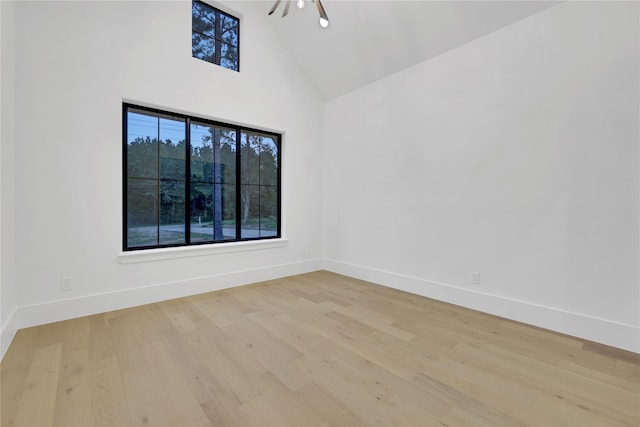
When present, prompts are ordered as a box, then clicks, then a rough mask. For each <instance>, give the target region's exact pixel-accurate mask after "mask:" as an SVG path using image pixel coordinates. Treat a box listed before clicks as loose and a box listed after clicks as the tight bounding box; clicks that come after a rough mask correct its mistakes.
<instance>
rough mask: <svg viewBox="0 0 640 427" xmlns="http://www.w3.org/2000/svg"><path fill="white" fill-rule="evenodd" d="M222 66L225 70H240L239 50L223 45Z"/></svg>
mask: <svg viewBox="0 0 640 427" xmlns="http://www.w3.org/2000/svg"><path fill="white" fill-rule="evenodd" d="M220 65H221V66H223V67H224V68H228V69H230V70H234V71H237V70H238V48H236V47H233V46H231V45H229V44H226V43H222V53H221V55H220Z"/></svg>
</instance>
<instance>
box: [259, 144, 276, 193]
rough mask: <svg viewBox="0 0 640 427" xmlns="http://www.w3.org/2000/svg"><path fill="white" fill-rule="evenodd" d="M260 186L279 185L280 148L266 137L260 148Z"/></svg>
mask: <svg viewBox="0 0 640 427" xmlns="http://www.w3.org/2000/svg"><path fill="white" fill-rule="evenodd" d="M260 184H261V185H278V146H277V145H276V143H275V141H274V140H273V138H272V137H265V138H264V139H263V140H262V144H261V147H260Z"/></svg>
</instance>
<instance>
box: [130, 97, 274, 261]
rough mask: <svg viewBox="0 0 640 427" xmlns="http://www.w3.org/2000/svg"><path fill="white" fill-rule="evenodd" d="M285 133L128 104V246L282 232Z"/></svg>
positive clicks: (234, 238) (269, 236)
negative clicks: (282, 171) (281, 177)
mask: <svg viewBox="0 0 640 427" xmlns="http://www.w3.org/2000/svg"><path fill="white" fill-rule="evenodd" d="M280 153H281V135H279V134H277V133H273V132H267V131H262V130H257V129H252V128H248V127H244V126H237V125H232V124H228V123H221V122H218V121H214V120H208V119H205V118H200V117H194V116H189V115H184V114H178V113H172V112H169V111H164V110H159V109H154V108H148V107H141V106H137V105H133V104H127V103H125V104H123V193H124V198H123V205H124V209H123V217H124V220H123V249H124V250H125V251H130V250H140V249H151V248H163V247H173V246H188V245H197V244H207V243H219V242H233V241H244V240H259V239H273V238H278V237H280V236H281V221H280V218H281V213H280V212H281V208H280V205H281V181H280V176H281V155H280Z"/></svg>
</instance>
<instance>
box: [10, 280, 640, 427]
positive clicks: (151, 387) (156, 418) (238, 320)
mask: <svg viewBox="0 0 640 427" xmlns="http://www.w3.org/2000/svg"><path fill="white" fill-rule="evenodd" d="M1 375H2V376H1V390H2V396H1V397H2V399H1V403H2V406H1V408H0V410H1V418H0V420H1V422H0V424H1V425H2V426H47V425H56V426H82V427H85V426H106V425H113V426H165V425H170V426H209V425H213V426H311V425H313V426H352V425H382V426H387V425H398V426H462V425H472V426H485V425H486V426H502V425H506V426H521V425H537V426H634V427H638V426H639V425H640V361H639V356H638V355H637V354H634V353H628V352H624V351H621V350H616V349H612V348H609V347H605V346H602V345H598V344H594V343H589V342H583V341H581V340H579V339H576V338H571V337H567V336H563V335H559V334H555V333H551V332H548V331H544V330H541V329H538V328H534V327H530V326H526V325H522V324H519V323H516V322H512V321H507V320H504V319H500V318H497V317H493V316H490V315H486V314H482V313H478V312H475V311H471V310H467V309H462V308H459V307H455V306H452V305H448V304H444V303H441V302H436V301H433V300H430V299H427V298H422V297H419V296H415V295H411V294H407V293H404V292H400V291H396V290H392V289H388V288H385V287H381V286H377V285H373V284H371V283H367V282H363V281H359V280H355V279H350V278H347V277H344V276H339V275H336V274H332V273H328V272H316V273H311V274H305V275H300V276H294V277H289V278H284V279H280V280H273V281H269V282H264V283H259V284H255V285H250V286H244V287H240V288H235V289H229V290H225V291H219V292H212V293H208V294H203V295H198V296H193V297H188V298H181V299H177V300H171V301H166V302H162V303H158V304H151V305H145V306H141V307H136V308H132V309H126V310H120V311H115V312H110V313H105V314H100V315H94V316H89V317H83V318H79V319H75V320H69V321H65V322H58V323H54V324H49V325H44V326H38V327H34V328H29V329H24V330H21V331H19V332H18V334H17V335H16V337H15V339H14V342H13V343H12V345H11V347H10V348H9V350H8V352H7V354H6V356H5V358H4V360H3V361H2V364H1Z"/></svg>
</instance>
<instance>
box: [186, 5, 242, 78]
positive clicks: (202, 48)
mask: <svg viewBox="0 0 640 427" xmlns="http://www.w3.org/2000/svg"><path fill="white" fill-rule="evenodd" d="M239 39H240V21H239V20H238V18H235V17H233V16H231V15H229V14H226V13H224V12H222V11H220V10H218V9H216V8H214V7H212V6H209V5H208V4H206V3H203V2H201V1H197V0H194V1H193V2H192V4H191V55H192V56H193V57H194V58H198V59H202V60H203V61H207V62H211V63H213V64H217V65H220V66H222V67H224V68H228V69H230V70H235V71H240V60H239V57H240V56H239V55H240V43H239Z"/></svg>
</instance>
